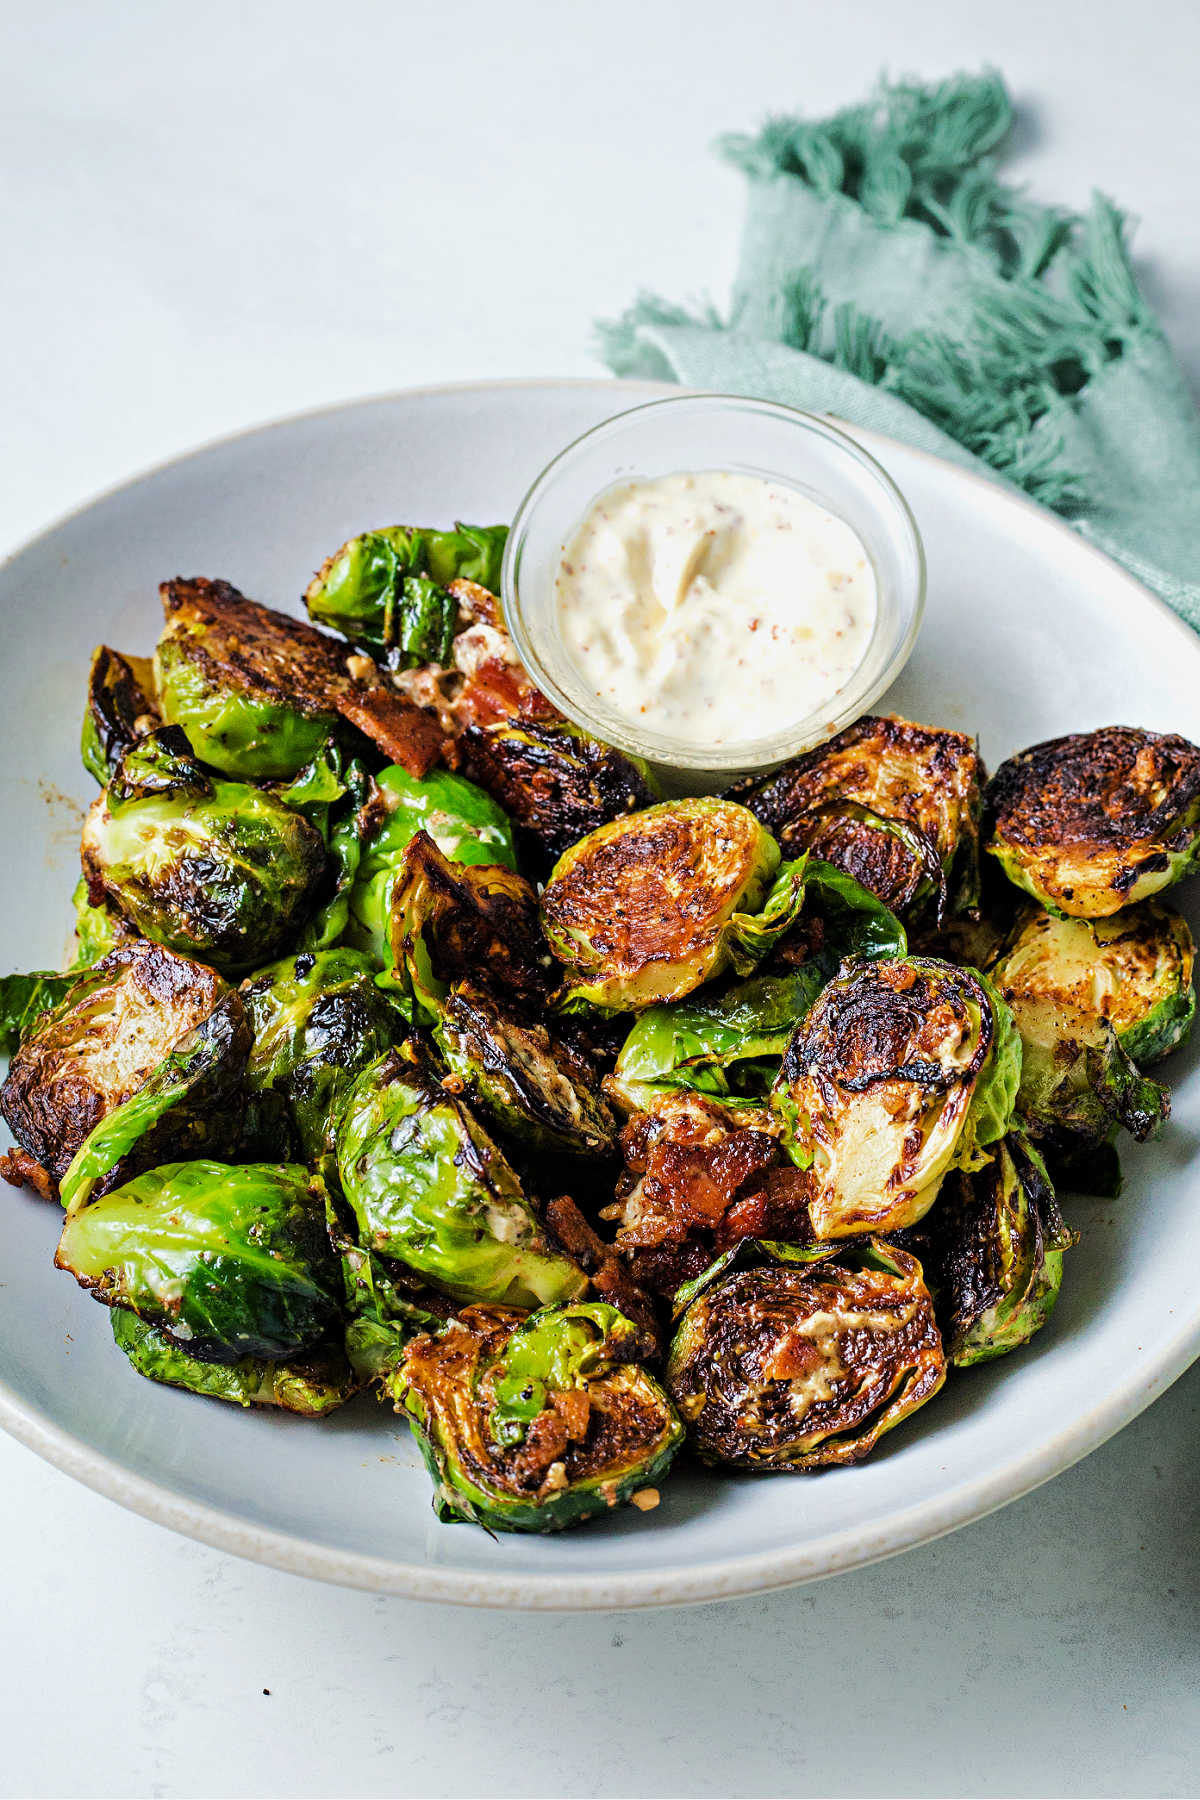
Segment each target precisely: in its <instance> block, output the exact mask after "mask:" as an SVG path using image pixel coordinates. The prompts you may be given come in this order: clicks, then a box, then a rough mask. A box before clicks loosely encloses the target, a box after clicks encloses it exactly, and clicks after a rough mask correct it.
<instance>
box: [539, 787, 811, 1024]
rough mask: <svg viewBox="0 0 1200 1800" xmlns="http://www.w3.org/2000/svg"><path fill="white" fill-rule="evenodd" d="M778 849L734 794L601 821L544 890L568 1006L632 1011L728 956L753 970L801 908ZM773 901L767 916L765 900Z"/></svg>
mask: <svg viewBox="0 0 1200 1800" xmlns="http://www.w3.org/2000/svg"><path fill="white" fill-rule="evenodd" d="M778 871H779V847H778V845H777V844H776V842H775V840H774V838H772V837H771V835H770V834H769V832H767V831H764V830H763V828H762V826H761V825H760V824H759V823H758V821H757V820H756V819H755V818H754V817H753V815H752V814H751V813H749V812H747V811H746V809H745V807H742V806H735V805H733V804H732V803H731V802H729V801H727V800H709V799H696V800H671V801H666V802H664V803H662V804H661V805H658V806H651V807H647V808H646V810H645V811H644V812H640V813H631V814H629V815H628V816H626V817H624V818H621V819H615V820H613V821H612V823H611V824H608V825H602V826H601V827H600V829H599V830H598V831H593V832H592V833H591V834H590V836H588V837H586V838H584V839H583V841H582V843H579V844H576V845H575V846H574V847H573V848H572V849H570V850H568V851H567V853H566V855H565V856H563V857H560V859H559V861H558V862H557V863H556V864H555V866H554V870H553V872H552V874H551V876H550V880H549V882H548V884H547V886H546V890H545V893H544V894H543V895H542V921H543V925H544V928H545V932H546V937H547V940H548V942H549V944H550V948H551V949H552V950H553V952H554V954H555V956H556V957H557V958H558V960H559V961H560V962H561V963H563V964H564V965H565V967H566V970H567V981H566V987H565V989H564V992H563V996H562V1004H563V1005H565V1006H566V1007H568V1008H569V1009H575V1008H587V1007H589V1006H592V1007H599V1008H602V1009H607V1010H608V1011H611V1012H624V1011H631V1010H633V1009H638V1008H641V1007H645V1006H653V1005H655V1004H656V1003H658V1002H661V1001H668V1000H681V999H683V997H684V996H685V995H687V994H690V993H692V992H693V991H694V989H696V988H698V987H699V986H700V985H701V984H702V983H703V982H705V981H708V980H710V979H711V978H712V977H713V976H715V975H719V974H721V973H722V971H723V970H724V969H726V968H728V967H729V966H730V965H731V964H732V965H733V967H735V968H736V969H738V971H739V973H741V974H748V973H749V972H750V969H751V968H752V967H753V966H754V963H755V961H756V960H757V959H758V958H759V957H761V956H762V955H764V954H765V953H766V951H767V950H768V949H769V948H770V947H771V944H772V942H773V941H774V940H775V939H776V937H778V936H779V935H782V932H783V931H784V930H786V929H787V927H788V925H789V924H790V923H791V921H792V919H793V918H794V916H795V910H796V908H797V907H798V904H799V900H800V895H799V894H798V892H797V882H796V879H795V877H794V874H793V873H790V872H789V873H788V874H785V875H784V877H783V880H782V881H781V882H779V883H777V884H776V887H775V889H772V887H771V884H772V882H773V881H775V877H776V874H777V872H778ZM768 897H769V898H770V901H771V902H772V905H771V909H770V911H769V913H767V914H765V915H764V916H761V917H756V916H755V915H758V914H760V909H763V908H764V902H767V901H768Z"/></svg>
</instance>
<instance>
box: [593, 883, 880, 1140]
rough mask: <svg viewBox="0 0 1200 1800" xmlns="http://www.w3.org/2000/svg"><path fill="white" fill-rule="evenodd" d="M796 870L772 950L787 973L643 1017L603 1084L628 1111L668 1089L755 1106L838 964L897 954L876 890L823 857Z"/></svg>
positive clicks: (763, 977)
mask: <svg viewBox="0 0 1200 1800" xmlns="http://www.w3.org/2000/svg"><path fill="white" fill-rule="evenodd" d="M787 866H788V868H789V869H791V868H794V867H796V866H797V865H791V864H789V865H787ZM799 866H800V867H801V879H802V881H803V899H804V911H803V914H802V918H801V922H800V924H799V925H798V926H796V928H795V930H794V931H793V933H792V934H791V935H789V936H788V937H787V938H785V940H784V942H783V944H782V945H781V946H780V949H779V956H780V958H781V959H782V960H783V961H784V962H785V963H786V964H793V965H794V966H793V967H791V969H790V971H789V973H787V974H786V975H758V976H754V977H753V978H752V979H751V980H749V981H744V982H738V983H735V984H734V985H733V986H731V987H728V988H726V989H725V990H724V991H721V992H715V991H712V990H709V991H707V992H703V993H700V994H697V995H695V996H693V998H691V999H689V1000H683V1001H677V1002H676V1003H675V1004H674V1005H672V1006H652V1007H650V1008H649V1009H648V1010H647V1011H646V1012H643V1013H641V1014H640V1015H639V1016H638V1018H637V1020H636V1021H635V1023H634V1025H633V1028H632V1030H631V1031H630V1033H629V1036H628V1037H627V1038H626V1040H625V1043H624V1045H623V1047H622V1049H621V1052H620V1055H619V1056H618V1058H617V1066H616V1068H615V1070H614V1071H613V1074H612V1075H611V1077H610V1078H609V1079H608V1082H607V1083H606V1086H607V1088H608V1091H609V1092H610V1093H611V1094H612V1096H613V1098H614V1099H615V1100H617V1102H618V1103H619V1104H620V1105H621V1106H623V1107H624V1108H626V1110H628V1111H630V1112H636V1111H638V1110H639V1109H640V1108H643V1107H645V1106H646V1105H647V1104H648V1102H649V1101H650V1099H651V1098H652V1096H653V1095H654V1094H656V1093H661V1092H664V1091H666V1090H668V1089H671V1088H695V1089H696V1090H697V1091H698V1092H701V1093H707V1094H713V1095H716V1096H718V1097H719V1098H721V1099H723V1100H725V1101H726V1102H728V1103H732V1104H735V1105H736V1104H740V1103H741V1102H743V1101H745V1102H750V1103H753V1104H760V1103H761V1102H762V1101H764V1100H765V1098H766V1095H767V1093H768V1091H769V1089H770V1087H771V1084H772V1082H773V1081H774V1079H775V1076H776V1074H777V1072H778V1068H779V1059H780V1057H781V1056H782V1055H783V1052H784V1048H785V1047H786V1045H787V1041H788V1039H789V1037H790V1036H791V1034H792V1032H793V1031H794V1030H795V1028H796V1025H797V1024H798V1023H799V1021H800V1020H801V1019H802V1018H803V1016H804V1014H805V1013H806V1012H807V1011H808V1009H809V1007H810V1006H811V1005H812V1003H813V1001H814V1000H815V999H816V997H817V995H818V994H819V993H820V991H821V989H822V988H823V987H824V986H825V984H826V982H827V981H828V980H829V979H830V977H831V976H832V975H833V974H834V973H835V971H836V970H837V967H838V965H839V963H841V962H842V961H843V959H844V958H845V957H847V956H867V957H876V956H903V955H904V952H905V950H906V948H907V945H906V942H905V935H904V927H903V926H902V925H901V924H900V921H899V920H898V919H897V918H896V917H895V916H894V914H892V913H890V912H889V911H888V909H887V908H886V907H885V906H884V905H883V904H882V902H881V901H880V900H878V899H877V898H876V897H875V895H874V894H871V893H868V891H867V890H866V889H865V888H863V887H861V886H860V885H859V883H858V882H857V881H854V880H853V879H852V878H851V877H850V876H848V875H845V874H843V872H842V871H841V870H840V869H835V868H833V867H832V865H831V864H829V863H823V862H817V861H814V860H812V859H809V860H808V861H807V862H805V863H803V864H802V865H799Z"/></svg>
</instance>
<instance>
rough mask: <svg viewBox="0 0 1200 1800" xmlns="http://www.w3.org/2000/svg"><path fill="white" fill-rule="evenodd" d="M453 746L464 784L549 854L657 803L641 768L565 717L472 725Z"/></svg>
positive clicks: (556, 853)
mask: <svg viewBox="0 0 1200 1800" xmlns="http://www.w3.org/2000/svg"><path fill="white" fill-rule="evenodd" d="M459 748H460V754H461V756H462V758H463V761H464V765H465V767H466V770H467V773H468V774H469V775H470V776H471V779H472V780H473V781H477V782H478V783H479V785H480V787H482V788H486V789H487V791H488V793H489V794H491V795H493V796H494V798H495V799H497V800H498V801H499V802H500V804H501V806H503V808H504V810H505V812H506V813H507V814H508V815H509V817H510V818H511V819H512V820H513V823H514V824H515V825H517V826H518V827H519V828H520V829H521V830H522V831H526V832H528V833H529V835H530V836H531V837H532V838H534V839H536V841H537V843H538V845H539V846H540V847H541V848H542V849H543V850H544V851H546V852H547V853H548V854H549V855H550V856H561V855H562V854H563V853H564V851H566V850H569V849H570V848H571V845H572V844H577V843H578V842H579V840H580V838H583V837H586V836H587V835H588V833H589V832H592V831H596V830H597V829H598V828H599V827H600V826H601V825H607V824H608V823H609V822H610V821H611V820H613V819H619V818H621V817H622V816H623V815H624V814H625V813H632V812H637V811H639V810H640V809H641V808H642V807H646V806H649V805H650V804H651V802H652V801H653V800H655V799H656V798H657V790H656V785H655V783H654V780H653V777H652V776H651V774H650V770H649V768H648V766H647V764H645V763H643V762H635V761H633V760H632V759H631V758H630V757H628V756H625V755H624V754H623V753H622V752H621V751H620V750H614V749H613V748H612V747H611V745H609V744H603V743H601V742H600V740H599V738H594V737H589V736H588V735H587V733H586V732H584V731H581V730H580V729H579V727H578V726H577V725H569V724H567V723H566V721H565V720H564V721H563V722H561V723H557V722H548V723H538V722H537V721H536V720H510V721H505V722H504V723H502V724H499V725H488V726H480V725H472V726H471V727H470V728H469V729H468V730H467V731H465V732H464V733H463V736H462V738H461V740H460V747H459Z"/></svg>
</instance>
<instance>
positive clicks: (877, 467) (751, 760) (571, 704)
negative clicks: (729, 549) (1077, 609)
mask: <svg viewBox="0 0 1200 1800" xmlns="http://www.w3.org/2000/svg"><path fill="white" fill-rule="evenodd" d="M663 409H669V410H673V411H698V412H709V413H711V412H717V413H719V412H723V411H733V412H739V411H740V412H749V413H756V414H759V415H763V416H766V417H768V418H772V419H776V420H778V421H779V422H781V423H783V424H786V425H792V426H796V427H798V428H800V429H801V430H803V431H806V432H808V433H810V434H811V435H812V436H813V437H815V438H817V439H819V440H820V441H821V442H823V443H824V444H825V445H826V446H827V447H828V448H829V449H831V450H832V451H834V452H835V454H837V455H841V456H846V457H848V458H849V459H850V460H851V461H853V462H854V463H856V464H857V465H858V466H859V468H860V469H861V470H863V471H864V472H865V474H866V475H868V476H869V477H870V478H871V481H872V483H873V485H874V487H875V488H876V489H877V490H879V491H881V493H882V495H883V496H884V502H885V504H884V505H881V506H880V507H879V514H880V517H881V518H882V519H883V520H884V521H885V524H886V529H887V532H888V535H889V537H891V538H892V539H893V540H895V539H897V538H900V539H903V540H905V545H904V547H905V551H906V552H907V554H908V555H909V556H911V559H912V567H913V576H914V591H913V594H912V606H911V615H910V617H909V618H908V622H907V625H906V627H905V629H904V630H903V631H902V632H901V633H900V634H899V636H898V637H897V639H896V642H895V643H894V644H893V645H892V647H891V650H890V652H889V653H888V654H887V656H886V657H885V659H884V662H883V664H882V666H881V668H880V670H879V673H878V674H877V676H876V677H875V678H874V679H873V680H871V681H867V682H863V683H856V682H855V680H854V676H853V675H852V676H851V678H850V680H849V681H848V682H847V683H846V685H845V686H844V687H843V688H842V689H840V690H839V692H838V693H837V694H836V695H835V696H834V697H833V699H834V702H836V704H834V705H830V704H829V703H826V704H825V705H824V706H821V707H819V708H817V709H815V710H814V711H813V712H810V713H809V714H807V715H806V716H805V717H804V718H801V719H798V720H796V721H795V722H794V723H793V724H791V725H789V726H788V727H787V729H786V731H778V732H773V733H770V734H768V735H767V736H765V737H756V738H745V739H739V740H738V741H737V742H736V743H732V744H725V745H722V746H721V752H720V754H719V755H718V754H714V751H713V749H712V748H711V747H708V748H703V747H700V748H698V747H697V746H696V745H695V744H694V743H685V742H681V741H678V740H673V739H671V738H669V737H665V736H662V735H660V734H657V733H654V732H646V733H644V734H641V735H639V733H638V731H637V729H636V727H634V726H632V725H631V726H630V728H629V730H628V731H621V730H619V729H617V728H615V727H614V725H613V724H612V722H610V721H608V720H604V721H601V720H598V719H596V718H595V717H593V716H591V715H590V714H589V712H588V709H587V706H586V703H585V702H583V701H582V700H581V699H579V698H577V697H576V696H575V695H573V694H571V693H568V692H566V691H565V690H564V689H563V688H562V686H561V685H560V683H559V682H558V681H557V680H556V679H555V677H554V676H553V675H551V673H550V672H549V670H548V669H547V668H546V667H545V664H544V663H543V661H542V658H541V655H540V654H539V651H538V647H537V644H536V643H535V642H534V638H533V634H532V633H531V631H530V630H529V628H528V624H527V621H526V619H525V617H524V615H523V612H522V608H521V604H520V587H519V583H518V579H517V574H518V568H519V564H520V557H521V550H522V547H523V544H524V541H525V537H526V534H527V532H528V529H529V521H530V519H531V517H532V516H533V515H534V513H535V511H536V508H537V504H538V502H539V500H540V499H541V497H542V495H543V493H544V492H545V491H546V489H548V488H549V487H550V485H551V484H552V482H553V481H554V479H555V478H556V477H557V476H558V475H559V474H560V473H561V471H562V469H563V466H564V464H566V463H568V462H569V461H571V460H572V459H573V458H574V457H575V456H576V454H577V453H578V452H579V451H581V450H583V449H585V448H587V447H589V446H591V445H592V444H593V443H594V442H596V441H597V440H602V439H603V438H604V437H605V436H607V435H609V434H616V433H617V432H619V431H620V430H622V429H625V428H628V427H629V425H630V423H631V422H633V426H634V429H635V430H636V429H637V421H638V420H640V419H641V418H643V417H644V416H645V415H646V414H648V413H653V414H659V413H661V412H662V411H663ZM712 466H713V467H717V466H719V459H718V461H717V462H714V463H713V465H712ZM666 472H669V471H664V473H666ZM780 478H781V479H784V480H786V479H787V477H786V476H781V477H780ZM603 491H604V490H603V489H602V488H597V490H596V495H598V494H600V493H601V492H603ZM811 491H812V492H813V493H814V494H816V495H817V496H818V497H819V493H820V490H819V488H817V487H814V488H813V489H812V490H811ZM595 497H596V496H595V495H594V496H593V498H595ZM830 510H831V511H832V512H834V513H835V515H836V516H838V517H841V516H842V515H841V514H840V512H838V511H837V509H836V508H835V507H833V506H831V507H830ZM889 513H890V515H891V516H890V517H889ZM500 589H501V592H500V602H501V609H502V612H503V616H504V620H505V623H506V625H507V627H508V631H509V635H510V636H511V638H512V640H513V644H514V647H515V649H516V652H517V655H518V656H519V657H520V659H521V662H522V664H523V665H524V667H525V669H526V670H527V671H528V673H529V675H530V676H531V677H532V679H533V681H534V683H535V684H536V686H537V687H538V688H539V689H540V691H541V692H542V693H543V694H545V696H546V698H547V699H548V700H550V701H551V702H552V704H553V705H554V706H555V707H556V708H557V709H558V711H559V712H561V713H562V714H563V715H564V716H565V717H566V718H567V719H569V720H570V721H571V722H572V723H573V724H575V725H577V726H579V727H580V728H581V729H582V730H584V731H586V732H588V733H590V734H591V735H592V736H594V737H597V738H600V739H602V740H603V742H605V743H607V744H610V745H612V747H613V748H614V749H617V750H622V751H624V752H625V754H626V755H627V756H634V757H638V758H641V759H644V760H646V761H649V762H651V763H656V764H659V765H661V766H664V767H672V768H678V769H680V770H688V771H693V772H699V771H711V772H712V773H714V774H726V775H728V776H729V777H730V778H731V779H732V777H733V776H734V775H736V774H744V773H749V772H751V771H754V770H765V769H768V768H770V767H772V766H775V765H777V764H779V763H781V762H786V761H787V760H789V759H790V758H791V757H793V756H796V755H799V754H801V753H802V752H803V751H805V750H808V749H811V748H814V747H815V746H816V745H818V744H820V743H823V742H827V741H828V739H829V738H831V737H833V736H835V735H836V734H837V733H838V732H839V731H842V730H844V729H845V728H846V726H848V725H851V724H853V722H854V721H855V720H856V719H858V718H861V717H862V715H863V714H864V713H866V712H867V711H868V710H869V708H870V707H871V706H872V705H873V704H874V703H875V701H876V700H877V699H878V698H879V696H880V695H881V694H882V693H883V692H884V691H885V690H886V689H887V688H888V687H890V686H891V684H892V682H893V681H895V679H896V677H897V676H898V675H899V674H900V671H901V670H902V669H903V668H904V666H905V664H906V663H907V662H908V659H909V657H910V656H911V655H912V651H913V646H914V645H915V643H916V640H917V634H918V633H919V631H920V629H921V623H922V620H923V618H924V614H925V597H926V595H925V589H926V560H925V546H924V543H923V542H922V538H921V532H920V528H919V527H918V525H917V521H916V519H915V518H914V516H913V512H912V508H911V507H910V506H909V504H908V501H907V499H906V498H905V496H904V494H903V493H902V491H901V489H900V488H899V487H898V486H897V484H896V482H895V481H894V480H893V478H892V476H891V475H890V474H889V473H888V471H887V470H886V469H885V468H884V466H883V464H882V463H881V462H880V461H879V460H878V458H877V457H875V456H873V455H872V454H871V452H870V451H869V450H867V449H866V448H865V447H864V446H863V445H862V444H860V443H859V442H858V441H857V439H855V438H854V437H853V436H852V435H851V431H850V430H846V429H843V427H842V423H840V422H839V423H834V421H833V419H832V417H831V416H830V415H827V414H819V413H811V412H806V411H805V410H804V409H803V408H801V407H798V406H788V405H786V404H785V403H784V402H782V401H778V400H763V399H758V398H756V397H754V396H751V395H745V394H726V393H719V392H710V391H706V390H703V391H702V390H695V391H690V392H685V393H681V394H669V395H666V396H665V397H664V398H662V399H659V400H647V401H643V402H642V403H641V404H640V405H638V406H631V407H627V408H625V409H624V410H623V411H621V412H619V413H614V414H613V415H612V417H611V418H608V419H602V420H601V421H600V423H599V424H598V425H592V426H590V427H589V428H588V430H587V431H583V432H580V434H579V435H578V437H575V438H572V439H571V440H570V442H569V443H567V444H564V446H563V447H562V449H561V450H559V451H557V452H556V454H555V455H554V456H553V457H551V459H550V461H549V462H548V463H546V464H545V466H544V467H543V468H542V469H541V471H540V472H539V474H538V475H537V476H536V477H535V478H534V480H533V481H532V482H531V483H530V485H529V487H528V488H527V489H526V490H525V493H524V495H523V497H522V499H521V502H520V504H519V506H518V507H517V509H516V511H515V513H514V514H513V518H512V523H511V525H510V527H509V532H508V538H507V541H506V543H505V546H504V557H503V561H502V565H501V573H500ZM880 626H881V620H880V615H879V612H878V610H877V612H876V620H875V626H874V628H873V630H872V634H871V640H870V644H869V645H868V649H867V651H866V653H865V654H864V656H863V658H862V661H861V662H860V663H859V665H858V668H859V669H860V670H861V669H863V668H865V667H866V666H867V663H868V661H869V660H870V653H871V650H872V649H873V648H874V647H875V645H876V643H877V642H878V636H879V631H880ZM856 673H857V671H856Z"/></svg>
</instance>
